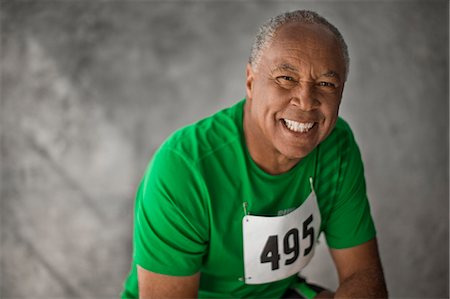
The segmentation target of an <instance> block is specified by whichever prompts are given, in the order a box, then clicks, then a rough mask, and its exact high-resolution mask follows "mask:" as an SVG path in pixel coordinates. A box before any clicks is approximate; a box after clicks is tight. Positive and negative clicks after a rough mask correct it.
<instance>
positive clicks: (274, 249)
mask: <svg viewBox="0 0 450 299" xmlns="http://www.w3.org/2000/svg"><path fill="white" fill-rule="evenodd" d="M312 221H313V215H310V216H309V217H308V218H307V219H306V220H305V221H304V222H303V227H302V230H303V234H302V236H303V237H302V239H306V238H308V237H309V238H310V242H309V246H308V247H307V248H305V249H304V250H303V256H306V255H308V254H309V253H310V252H311V250H312V248H313V246H314V228H313V227H309V225H310V224H311V222H312ZM283 252H284V254H286V255H289V254H292V253H293V256H292V257H290V258H288V259H286V261H285V262H284V264H285V265H290V264H292V263H294V262H295V261H296V260H297V259H298V256H299V254H300V242H299V231H298V229H297V228H292V229H290V230H289V231H288V232H287V233H286V234H285V235H284V238H283ZM280 259H281V257H280V254H279V252H278V236H277V235H272V236H269V238H268V239H267V241H266V245H264V249H263V251H262V252H261V256H260V261H261V263H272V270H277V269H279V268H280Z"/></svg>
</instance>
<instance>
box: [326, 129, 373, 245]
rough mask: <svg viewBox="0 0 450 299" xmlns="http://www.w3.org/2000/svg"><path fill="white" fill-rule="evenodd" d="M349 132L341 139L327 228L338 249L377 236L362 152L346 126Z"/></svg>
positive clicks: (332, 242) (330, 238)
mask: <svg viewBox="0 0 450 299" xmlns="http://www.w3.org/2000/svg"><path fill="white" fill-rule="evenodd" d="M345 131H346V134H343V135H344V136H345V137H343V138H344V140H342V139H341V140H340V141H341V142H340V153H341V163H340V167H339V172H340V175H339V180H338V186H337V192H336V198H335V199H334V202H333V208H332V209H331V211H330V216H329V219H328V222H327V225H326V230H325V235H326V239H327V243H328V245H329V246H330V247H331V248H335V249H342V248H349V247H353V246H357V245H360V244H362V243H365V242H367V241H369V240H371V239H373V238H374V237H375V235H376V231H375V226H374V223H373V220H372V216H371V214H370V207H369V202H368V199H367V192H366V182H365V177H364V167H363V162H362V159H361V153H360V151H359V148H358V145H357V144H356V142H355V140H354V137H353V134H352V132H351V130H350V128H349V127H348V126H345Z"/></svg>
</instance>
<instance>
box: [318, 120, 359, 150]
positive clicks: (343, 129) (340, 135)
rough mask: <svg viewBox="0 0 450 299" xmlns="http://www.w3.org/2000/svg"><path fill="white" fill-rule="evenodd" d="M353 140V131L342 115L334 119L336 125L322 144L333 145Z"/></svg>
mask: <svg viewBox="0 0 450 299" xmlns="http://www.w3.org/2000/svg"><path fill="white" fill-rule="evenodd" d="M352 141H354V136H353V131H352V129H351V127H350V125H349V124H348V122H347V121H346V120H344V119H343V118H342V117H338V120H337V121H336V126H335V127H334V129H333V131H332V132H331V134H330V136H328V137H327V138H326V139H325V140H324V142H323V145H325V146H332V147H335V146H337V145H341V146H342V145H344V146H345V144H348V142H352Z"/></svg>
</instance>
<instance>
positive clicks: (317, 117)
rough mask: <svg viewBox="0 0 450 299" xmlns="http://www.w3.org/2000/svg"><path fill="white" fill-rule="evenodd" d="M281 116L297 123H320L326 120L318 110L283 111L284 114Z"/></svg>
mask: <svg viewBox="0 0 450 299" xmlns="http://www.w3.org/2000/svg"><path fill="white" fill-rule="evenodd" d="M280 115H281V118H284V119H289V120H293V121H297V122H320V121H321V120H322V119H323V118H324V116H323V114H322V113H321V112H320V111H318V110H314V111H303V110H297V109H296V110H294V109H288V110H285V111H283V113H281V114H280Z"/></svg>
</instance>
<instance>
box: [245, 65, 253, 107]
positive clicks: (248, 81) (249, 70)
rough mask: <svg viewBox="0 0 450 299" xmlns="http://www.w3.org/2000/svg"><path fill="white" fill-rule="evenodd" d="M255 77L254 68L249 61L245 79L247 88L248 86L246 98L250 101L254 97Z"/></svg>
mask: <svg viewBox="0 0 450 299" xmlns="http://www.w3.org/2000/svg"><path fill="white" fill-rule="evenodd" d="M253 79H254V73H253V68H252V66H251V65H250V63H247V78H246V80H245V88H246V94H247V97H246V99H247V100H248V101H251V100H252V98H253Z"/></svg>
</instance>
